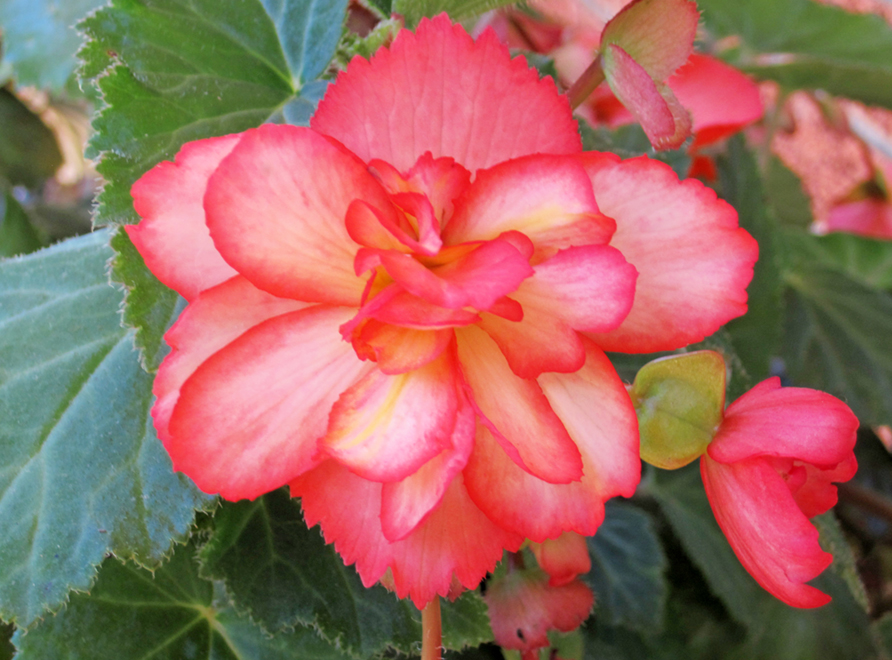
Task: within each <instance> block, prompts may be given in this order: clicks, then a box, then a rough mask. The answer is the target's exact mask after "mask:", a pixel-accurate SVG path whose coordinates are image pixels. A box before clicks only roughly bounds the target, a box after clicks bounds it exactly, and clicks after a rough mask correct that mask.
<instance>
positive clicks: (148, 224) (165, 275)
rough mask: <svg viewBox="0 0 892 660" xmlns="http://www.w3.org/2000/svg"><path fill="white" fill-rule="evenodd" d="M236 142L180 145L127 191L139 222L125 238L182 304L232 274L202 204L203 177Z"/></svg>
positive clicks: (230, 139) (233, 137)
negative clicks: (172, 158)
mask: <svg viewBox="0 0 892 660" xmlns="http://www.w3.org/2000/svg"><path fill="white" fill-rule="evenodd" d="M239 138H240V136H238V135H227V136H225V137H218V138H210V139H208V140H198V141H196V142H189V143H187V144H184V145H183V148H182V149H180V152H179V153H178V154H177V155H176V159H175V161H174V162H173V163H171V162H168V161H164V162H162V163H159V164H158V165H156V166H155V167H153V168H152V169H151V170H149V171H148V172H146V173H145V174H143V175H142V177H141V178H140V179H139V180H138V181H137V182H136V183H134V184H133V188H131V189H130V194H131V195H133V206H134V208H135V209H136V212H137V213H138V214H139V215H140V217H141V218H142V222H140V223H139V224H138V225H128V226H127V227H125V228H124V229H125V230H126V231H127V235H128V236H130V240H131V241H133V244H134V245H135V246H136V249H137V250H139V253H140V254H141V255H142V258H143V259H145V261H146V265H147V266H148V267H149V270H151V271H152V273H154V274H155V276H156V277H157V278H158V279H159V280H161V281H162V282H163V283H164V284H166V285H167V286H169V287H170V288H171V289H174V290H175V291H176V292H177V293H179V294H180V295H182V296H183V297H184V298H185V299H186V300H192V299H193V298H194V297H195V296H197V295H198V293H199V292H200V291H203V290H204V289H208V288H210V287H212V286H214V285H215V284H219V283H220V282H223V281H224V280H228V279H229V278H230V277H232V276H233V275H235V274H236V272H235V271H234V270H233V269H232V266H230V265H229V264H227V263H226V262H225V261H223V257H221V256H220V254H219V253H218V252H217V248H215V247H214V243H213V241H212V240H211V235H210V233H209V232H208V228H207V225H206V224H205V217H204V207H203V206H202V200H203V199H204V192H205V190H206V189H207V184H208V179H209V178H210V176H211V174H213V172H214V170H215V169H217V166H218V165H219V164H220V161H221V160H223V158H225V157H226V155H227V154H228V153H229V152H230V151H232V148H233V147H234V146H235V144H236V143H237V142H238V141H239Z"/></svg>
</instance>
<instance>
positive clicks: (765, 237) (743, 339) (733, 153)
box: [719, 136, 783, 381]
mask: <svg viewBox="0 0 892 660" xmlns="http://www.w3.org/2000/svg"><path fill="white" fill-rule="evenodd" d="M719 178H720V184H721V193H722V197H724V198H725V200H727V201H728V202H730V203H731V205H732V206H734V208H735V209H737V213H738V216H739V218H740V226H741V227H743V228H744V229H746V230H747V231H748V232H749V233H750V234H751V235H752V236H753V238H755V239H756V241H757V242H758V243H759V261H758V262H757V263H756V265H755V268H754V269H753V280H752V282H750V285H749V287H747V294H748V296H749V300H748V307H749V309H748V311H747V313H746V315H744V316H742V317H740V318H737V319H734V320H732V321H731V322H730V323H728V325H727V326H726V327H727V331H728V334H729V335H730V337H731V342H732V343H733V345H734V349H735V352H736V353H737V356H738V357H739V358H740V361H741V363H742V364H743V367H744V368H745V369H746V372H747V375H748V376H749V377H750V379H751V380H753V381H761V380H764V379H765V378H767V377H768V376H769V375H770V373H769V372H770V368H771V359H772V358H773V357H775V356H777V355H778V354H779V352H780V343H781V330H782V326H783V319H782V307H781V299H782V292H783V287H782V281H781V277H780V268H779V266H778V256H777V250H776V248H775V244H774V242H775V236H776V232H777V228H776V223H775V221H774V218H773V217H771V216H770V215H769V211H768V208H767V206H766V204H765V189H764V187H763V186H762V181H761V178H760V177H759V172H758V170H757V169H756V160H755V158H754V157H753V155H752V153H750V152H749V151H748V150H747V149H746V146H745V144H744V141H743V139H742V138H741V137H740V136H736V137H735V138H734V139H732V140H731V141H730V142H729V144H728V152H727V154H726V155H725V156H723V157H722V158H720V159H719Z"/></svg>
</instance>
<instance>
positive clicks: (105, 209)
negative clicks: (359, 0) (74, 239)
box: [80, 0, 346, 369]
mask: <svg viewBox="0 0 892 660" xmlns="http://www.w3.org/2000/svg"><path fill="white" fill-rule="evenodd" d="M345 7H346V0H331V1H330V2H320V1H318V0H239V1H234V0H227V1H226V2H220V1H219V0H196V1H194V2H187V1H186V0H115V1H114V2H113V3H112V5H111V6H109V7H106V8H104V9H101V10H100V11H98V12H96V14H95V15H93V16H91V17H90V18H88V19H87V20H85V21H83V22H82V23H81V26H80V27H81V28H82V29H83V30H84V32H85V33H86V35H87V37H88V41H87V43H86V45H85V46H84V48H83V49H82V51H81V53H80V55H81V57H82V59H83V61H84V65H83V69H82V71H81V73H82V76H83V78H84V79H89V80H95V81H96V84H97V85H98V86H99V88H100V89H101V90H102V93H103V98H104V101H105V103H106V107H105V108H104V109H103V110H102V112H101V113H100V115H99V116H98V117H97V118H96V120H95V121H94V124H93V125H94V128H95V129H96V133H95V135H94V136H93V138H92V140H91V142H90V150H91V153H93V154H94V155H99V156H100V157H101V161H100V164H99V166H98V169H99V171H100V173H101V174H102V175H103V177H104V179H105V181H106V184H105V187H104V189H103V191H102V193H101V194H100V196H99V200H98V209H97V214H96V221H97V223H98V224H100V225H103V224H109V223H115V224H118V223H120V224H125V223H131V222H136V221H137V220H138V219H139V218H138V217H137V215H136V214H135V212H134V210H133V206H132V205H133V200H132V198H131V197H130V187H131V186H132V185H133V183H134V182H135V181H136V180H137V179H138V178H139V177H140V176H142V174H143V173H144V172H146V171H147V170H148V169H150V168H151V167H152V166H154V165H155V164H156V163H158V162H159V161H162V160H169V159H172V158H173V156H174V155H175V154H176V152H177V151H178V150H179V148H180V147H181V146H182V145H183V144H184V143H185V142H188V141H191V140H197V139H201V138H207V137H213V136H217V135H224V134H227V133H236V132H239V131H244V130H246V129H248V128H252V127H255V126H258V125H260V124H262V123H264V122H266V121H269V120H270V119H272V118H275V117H281V116H282V115H284V116H285V117H287V118H289V119H291V118H292V115H294V116H296V117H298V118H299V119H303V120H305V119H306V118H307V117H308V116H309V112H311V111H312V109H313V108H314V107H315V103H316V102H317V101H318V98H319V89H318V88H319V85H317V84H316V83H314V82H313V79H314V78H315V77H316V76H318V75H319V74H320V73H322V72H323V71H324V69H325V67H326V66H327V64H328V62H329V61H330V60H331V58H332V56H333V55H334V51H335V48H336V46H337V42H338V38H339V36H340V32H341V24H342V22H343V20H344V10H345ZM100 74H104V75H100ZM322 89H324V87H322ZM302 91H306V92H307V96H304V95H302V94H300V93H299V92H302ZM113 247H115V249H116V250H118V251H119V256H118V258H117V259H116V260H115V263H114V267H113V270H112V278H113V279H114V280H115V281H117V282H120V283H122V284H124V285H125V287H126V288H127V289H128V297H127V311H126V312H125V315H124V320H125V322H126V323H127V324H128V325H131V326H133V327H136V328H138V330H139V333H138V335H137V346H138V347H139V348H140V350H141V351H143V353H144V358H145V362H146V367H147V368H149V369H154V368H155V367H156V366H157V364H158V360H159V359H160V356H161V353H160V339H161V335H162V334H163V332H164V329H165V327H166V319H167V318H168V316H169V314H170V312H171V311H172V310H173V309H174V308H175V307H176V305H177V296H176V294H175V293H173V292H172V291H170V290H168V289H167V288H166V287H164V286H163V285H161V284H160V283H159V282H158V281H157V280H156V279H155V278H154V276H152V275H151V273H149V272H148V271H147V270H146V268H145V265H144V264H143V262H142V259H141V258H140V257H139V255H138V254H137V253H136V251H135V250H134V249H133V247H132V245H131V244H130V243H129V241H128V240H127V238H126V236H124V235H119V236H118V237H117V238H116V239H115V241H114V243H113Z"/></svg>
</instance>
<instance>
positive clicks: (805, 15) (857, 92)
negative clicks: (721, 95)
mask: <svg viewBox="0 0 892 660" xmlns="http://www.w3.org/2000/svg"><path fill="white" fill-rule="evenodd" d="M698 5H699V7H700V9H701V10H702V11H703V20H704V22H705V23H706V26H707V28H708V29H709V30H710V31H712V32H713V33H714V34H716V35H717V36H721V37H724V36H730V35H738V36H740V38H741V39H742V41H743V48H741V50H740V55H741V57H740V59H739V60H738V61H737V62H736V63H737V64H738V65H740V66H743V67H744V68H746V69H747V70H748V71H751V72H752V73H755V74H756V75H757V76H760V77H764V78H771V79H773V80H777V81H778V82H780V83H781V84H783V85H785V86H787V87H789V88H791V89H796V88H813V89H824V90H826V91H828V92H830V93H832V94H837V95H840V96H847V97H849V98H854V99H858V100H861V101H864V102H865V103H870V104H879V105H885V106H887V107H892V29H890V27H889V26H888V25H887V24H886V22H885V21H883V19H882V18H880V17H879V16H872V15H859V14H853V13H850V12H847V11H845V10H843V9H840V8H838V7H832V6H829V5H825V4H820V3H817V2H814V1H813V0H750V1H749V2H739V0H699V2H698ZM766 53H776V54H782V55H783V57H775V58H769V59H768V60H767V61H766V60H763V59H760V58H759V55H761V54H766Z"/></svg>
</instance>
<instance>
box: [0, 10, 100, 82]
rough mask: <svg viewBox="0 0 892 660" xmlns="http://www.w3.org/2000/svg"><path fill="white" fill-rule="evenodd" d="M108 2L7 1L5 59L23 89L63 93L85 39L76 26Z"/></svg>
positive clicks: (2, 22) (2, 18)
mask: <svg viewBox="0 0 892 660" xmlns="http://www.w3.org/2000/svg"><path fill="white" fill-rule="evenodd" d="M104 2H105V0H65V1H64V2H60V1H59V0H3V2H0V26H2V28H3V57H4V59H5V60H6V61H8V62H10V63H11V64H12V65H13V67H14V68H15V76H16V78H17V79H18V82H19V83H20V84H22V85H33V86H35V87H46V88H50V89H52V90H53V91H57V92H58V91H61V90H62V89H63V88H64V87H65V83H66V81H68V79H69V78H70V77H71V73H72V72H73V71H74V68H75V66H76V65H77V61H76V60H75V58H74V54H75V53H76V52H77V49H78V48H79V47H80V45H81V38H80V35H78V33H77V30H76V29H75V28H74V24H75V23H77V22H78V20H80V19H81V18H83V17H84V16H86V15H87V13H88V12H89V11H91V10H92V9H95V8H96V7H98V6H100V5H102V4H104Z"/></svg>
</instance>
